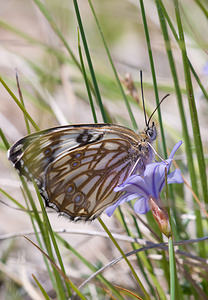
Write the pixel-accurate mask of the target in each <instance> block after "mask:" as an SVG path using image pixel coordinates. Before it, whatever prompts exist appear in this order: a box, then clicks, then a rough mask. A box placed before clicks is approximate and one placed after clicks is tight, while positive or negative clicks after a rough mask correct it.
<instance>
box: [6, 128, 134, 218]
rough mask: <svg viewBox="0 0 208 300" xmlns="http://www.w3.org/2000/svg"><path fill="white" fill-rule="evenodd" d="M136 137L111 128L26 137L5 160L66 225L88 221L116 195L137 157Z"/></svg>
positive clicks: (55, 131)
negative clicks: (66, 218) (32, 181)
mask: <svg viewBox="0 0 208 300" xmlns="http://www.w3.org/2000/svg"><path fill="white" fill-rule="evenodd" d="M137 143H138V136H137V135H136V134H135V133H134V132H133V131H131V130H129V129H127V128H125V127H121V126H117V125H111V124H95V125H74V126H63V127H57V128H52V129H48V130H44V131H41V132H38V133H35V134H31V135H29V136H27V137H25V138H23V139H21V140H19V141H18V142H17V143H16V144H14V145H13V146H12V147H11V149H10V151H9V159H10V160H11V161H12V162H13V164H14V166H15V167H16V168H17V169H18V170H19V172H20V174H21V175H24V176H26V177H27V178H28V179H31V178H34V179H35V180H36V181H37V183H38V186H39V188H40V191H41V194H42V196H43V197H44V198H45V200H46V204H47V205H48V206H51V207H54V208H56V209H57V210H58V211H60V212H63V213H65V214H67V215H68V216H69V217H70V218H71V219H85V220H87V219H93V218H95V217H96V216H98V215H99V214H100V213H101V212H102V211H103V210H104V209H105V207H107V206H108V205H111V204H113V203H114V202H115V201H116V200H117V198H118V196H119V193H114V192H113V189H114V187H115V186H116V185H118V184H120V183H121V182H122V181H123V180H125V179H126V178H127V176H128V174H129V173H130V171H131V169H132V167H133V166H134V164H135V162H136V161H137V159H138V157H139V152H138V148H137Z"/></svg>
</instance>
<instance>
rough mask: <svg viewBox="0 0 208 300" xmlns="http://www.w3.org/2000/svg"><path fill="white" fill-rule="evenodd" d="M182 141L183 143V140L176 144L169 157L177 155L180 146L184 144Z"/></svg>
mask: <svg viewBox="0 0 208 300" xmlns="http://www.w3.org/2000/svg"><path fill="white" fill-rule="evenodd" d="M182 143H183V142H182V141H179V142H178V143H177V144H175V146H174V147H173V150H172V151H171V153H170V156H169V159H173V156H174V155H175V153H176V151H177V150H178V148H179V147H180V146H181V145H182Z"/></svg>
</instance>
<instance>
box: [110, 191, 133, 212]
mask: <svg viewBox="0 0 208 300" xmlns="http://www.w3.org/2000/svg"><path fill="white" fill-rule="evenodd" d="M135 198H138V195H136V194H131V193H125V194H124V195H122V196H121V197H120V198H119V200H118V201H117V202H116V203H114V204H113V205H111V206H109V207H108V208H106V210H105V212H106V214H107V215H108V216H109V217H111V216H112V214H113V213H114V211H115V210H116V208H117V207H118V206H119V205H121V204H122V203H124V202H128V201H131V200H133V199H135Z"/></svg>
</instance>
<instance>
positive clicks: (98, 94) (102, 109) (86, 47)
mask: <svg viewBox="0 0 208 300" xmlns="http://www.w3.org/2000/svg"><path fill="white" fill-rule="evenodd" d="M73 3H74V8H75V12H76V16H77V22H78V25H79V30H80V34H81V37H82V42H83V46H84V50H85V54H86V58H87V62H88V66H89V70H90V75H91V78H92V82H93V86H94V90H95V95H96V98H97V100H98V104H99V107H100V111H101V114H102V118H103V121H104V122H105V123H108V118H107V115H106V113H105V109H104V106H103V102H102V99H101V95H100V91H99V88H98V84H97V80H96V76H95V72H94V68H93V64H92V60H91V57H90V52H89V49H88V45H87V40H86V37H85V32H84V28H83V25H82V19H81V16H80V12H79V7H78V3H77V1H76V0H73Z"/></svg>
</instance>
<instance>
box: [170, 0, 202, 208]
mask: <svg viewBox="0 0 208 300" xmlns="http://www.w3.org/2000/svg"><path fill="white" fill-rule="evenodd" d="M174 4H175V14H176V20H177V25H178V31H179V38H180V49H181V55H182V59H183V66H184V74H185V82H186V89H187V96H188V102H189V109H190V116H191V122H192V129H193V135H194V143H195V148H196V154H197V159H198V166H199V170H200V172H199V174H200V179H201V186H202V191H203V198H204V202H205V203H206V204H207V203H208V188H207V173H206V166H205V159H204V151H203V146H202V140H201V133H200V128H199V121H198V113H197V110H196V104H195V98H194V91H193V86H192V80H191V74H190V68H189V64H188V58H187V52H186V44H185V39H184V32H183V26H182V22H181V17H180V10H179V4H178V1H177V0H174Z"/></svg>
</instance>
